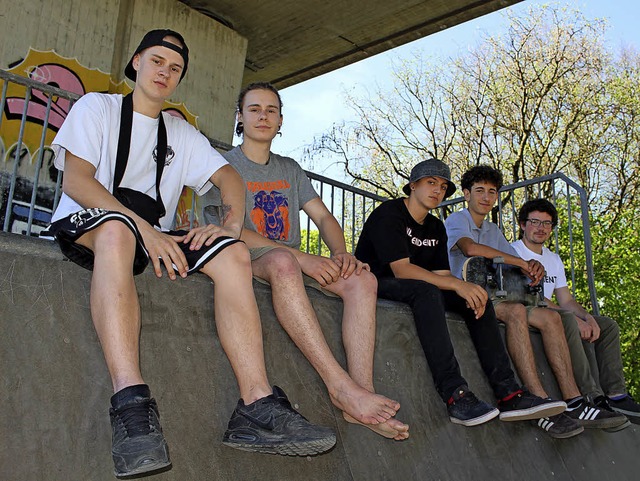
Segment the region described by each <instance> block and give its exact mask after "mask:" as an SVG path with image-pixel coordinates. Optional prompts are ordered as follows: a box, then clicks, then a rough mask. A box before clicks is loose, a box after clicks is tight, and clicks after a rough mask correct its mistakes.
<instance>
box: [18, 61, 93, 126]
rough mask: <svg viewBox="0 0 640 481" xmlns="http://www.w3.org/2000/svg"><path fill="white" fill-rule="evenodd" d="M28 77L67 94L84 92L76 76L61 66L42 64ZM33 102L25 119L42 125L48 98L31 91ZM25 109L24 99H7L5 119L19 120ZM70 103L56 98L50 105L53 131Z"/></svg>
mask: <svg viewBox="0 0 640 481" xmlns="http://www.w3.org/2000/svg"><path fill="white" fill-rule="evenodd" d="M29 77H31V78H32V79H33V80H37V81H39V82H42V83H46V84H48V85H52V86H54V87H58V88H60V89H63V90H67V91H69V92H72V93H75V94H79V95H84V93H85V90H84V86H83V85H82V82H81V81H80V79H79V78H78V76H77V75H76V74H75V73H74V72H73V71H72V70H70V69H69V68H67V67H65V66H63V65H56V64H42V65H39V66H37V67H35V68H33V69H32V70H31V72H29ZM32 97H33V100H32V101H30V102H29V105H28V106H27V118H28V119H29V120H30V121H32V122H33V121H35V122H38V123H42V124H44V120H45V115H46V111H47V102H48V101H49V97H48V95H47V94H45V93H44V92H42V91H40V90H36V89H33V90H32ZM24 107H25V99H24V98H17V97H11V98H8V99H7V106H6V109H7V117H9V118H19V117H20V116H21V115H22V112H23V111H24ZM70 108H71V102H70V101H69V100H67V99H63V98H58V99H56V100H53V101H52V103H51V112H50V113H49V127H50V128H52V129H53V130H55V131H58V130H59V129H60V126H62V122H64V119H65V117H66V116H67V114H68V113H69V110H70Z"/></svg>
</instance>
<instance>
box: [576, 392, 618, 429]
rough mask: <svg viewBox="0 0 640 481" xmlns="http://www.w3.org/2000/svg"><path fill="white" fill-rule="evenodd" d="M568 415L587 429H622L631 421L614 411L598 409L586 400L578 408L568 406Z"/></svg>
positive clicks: (578, 404)
mask: <svg viewBox="0 0 640 481" xmlns="http://www.w3.org/2000/svg"><path fill="white" fill-rule="evenodd" d="M566 415H567V416H569V417H570V418H572V419H575V420H576V421H578V422H579V423H580V424H581V425H582V426H584V427H585V428H597V429H609V430H611V429H613V430H615V429H614V428H621V427H622V426H623V425H624V424H627V423H629V420H628V419H627V418H626V417H625V416H624V414H620V413H617V412H614V411H613V410H611V411H610V410H608V409H602V408H598V407H596V406H595V405H593V404H592V403H590V402H589V401H587V400H586V399H582V400H581V401H580V402H579V403H577V405H576V406H573V405H569V406H567V410H566Z"/></svg>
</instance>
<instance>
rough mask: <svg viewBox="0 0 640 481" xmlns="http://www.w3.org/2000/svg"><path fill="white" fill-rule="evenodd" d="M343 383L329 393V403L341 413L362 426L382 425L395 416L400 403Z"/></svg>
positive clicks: (351, 383)
mask: <svg viewBox="0 0 640 481" xmlns="http://www.w3.org/2000/svg"><path fill="white" fill-rule="evenodd" d="M349 381H351V382H348V381H347V382H345V383H344V384H343V386H342V387H339V388H338V389H337V390H336V391H335V392H334V393H332V392H331V391H329V397H330V398H331V402H332V403H333V404H334V405H335V406H336V407H337V408H338V409H340V410H341V411H343V412H344V413H346V414H348V415H350V416H351V417H353V418H354V419H355V420H356V421H358V422H360V423H363V424H379V423H384V422H385V421H387V420H388V419H390V418H392V417H393V416H395V415H396V412H397V411H398V409H400V403H399V402H397V401H394V400H392V399H389V398H387V397H385V396H381V395H380V394H375V393H372V392H369V391H367V390H366V389H364V388H362V387H360V386H358V385H357V384H356V383H355V382H353V381H352V380H351V379H349Z"/></svg>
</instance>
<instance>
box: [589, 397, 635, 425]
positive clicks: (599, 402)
mask: <svg viewBox="0 0 640 481" xmlns="http://www.w3.org/2000/svg"><path fill="white" fill-rule="evenodd" d="M592 404H593V405H594V406H595V407H597V408H598V409H602V410H603V411H609V412H610V413H617V414H621V415H623V416H624V414H622V413H618V411H614V410H613V409H612V408H611V406H610V404H609V399H607V398H606V397H605V396H598V397H596V398H594V399H593V402H592ZM625 417H626V416H625ZM629 426H631V421H630V420H629V418H627V422H626V423H623V424H620V425H618V426H615V427H612V428H605V431H607V432H608V433H615V432H617V431H622V430H623V429H626V428H628V427H629Z"/></svg>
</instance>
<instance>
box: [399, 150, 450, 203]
mask: <svg viewBox="0 0 640 481" xmlns="http://www.w3.org/2000/svg"><path fill="white" fill-rule="evenodd" d="M424 177H440V178H442V179H445V180H446V181H447V182H448V183H449V187H447V192H446V193H445V194H444V198H445V199H446V198H447V197H451V196H452V195H453V193H454V192H455V191H456V185H455V184H454V183H453V182H451V170H449V166H448V165H447V164H445V163H444V162H442V161H441V160H438V159H427V160H423V161H422V162H419V163H417V164H416V165H415V166H414V167H413V169H411V175H410V176H409V182H408V183H407V184H406V185H405V186H404V187H403V188H402V192H404V193H405V194H406V195H410V194H411V182H417V181H419V180H420V179H423V178H424Z"/></svg>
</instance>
